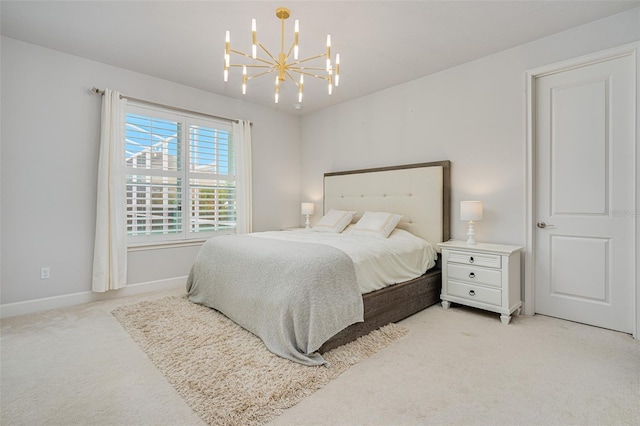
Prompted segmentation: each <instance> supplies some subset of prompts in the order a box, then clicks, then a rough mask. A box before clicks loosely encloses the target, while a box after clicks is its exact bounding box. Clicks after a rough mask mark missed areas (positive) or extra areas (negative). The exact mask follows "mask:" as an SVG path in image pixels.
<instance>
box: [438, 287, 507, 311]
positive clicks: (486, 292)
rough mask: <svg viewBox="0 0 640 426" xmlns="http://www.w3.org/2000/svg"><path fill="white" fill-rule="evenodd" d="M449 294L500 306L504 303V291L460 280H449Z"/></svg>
mask: <svg viewBox="0 0 640 426" xmlns="http://www.w3.org/2000/svg"><path fill="white" fill-rule="evenodd" d="M448 284H449V294H450V295H452V296H457V297H462V298H464V299H468V300H475V301H477V302H481V303H488V304H490V305H496V306H500V305H501V304H502V292H501V291H500V290H494V289H492V288H488V287H481V286H475V285H471V284H465V283H461V282H458V281H449V283H448Z"/></svg>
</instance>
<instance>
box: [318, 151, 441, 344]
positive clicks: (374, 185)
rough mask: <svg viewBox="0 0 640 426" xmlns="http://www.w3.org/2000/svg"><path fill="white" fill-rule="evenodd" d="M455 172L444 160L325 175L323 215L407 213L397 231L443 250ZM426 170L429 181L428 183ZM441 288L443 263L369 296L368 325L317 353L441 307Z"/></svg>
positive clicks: (354, 326) (342, 335)
mask: <svg viewBox="0 0 640 426" xmlns="http://www.w3.org/2000/svg"><path fill="white" fill-rule="evenodd" d="M450 168H451V163H450V162H449V161H439V162H431V163H420V164H409V165H404V166H395V167H383V168H375V169H362V170H351V171H345V172H333V173H325V175H324V178H325V198H324V212H325V213H326V212H328V211H329V209H330V208H338V209H344V210H356V211H358V212H359V214H362V213H363V212H364V211H366V210H372V211H387V212H391V213H398V214H402V215H403V219H402V221H401V223H400V224H399V225H398V228H403V229H407V230H409V231H411V232H412V233H414V234H415V235H418V236H420V237H422V238H424V239H425V240H427V241H429V242H430V243H431V244H432V245H433V246H434V248H435V249H436V250H438V246H437V243H439V242H442V241H448V240H449V233H450V222H449V220H450V219H449V218H450V196H451V195H450V194H451V178H450ZM414 169H415V170H414ZM422 170H424V171H425V172H426V176H427V177H426V178H424V179H425V180H426V181H424V182H422V181H421V180H422V179H423V177H422V176H423V173H422ZM432 176H433V177H432ZM336 191H337V192H336ZM328 192H329V193H328ZM354 220H357V218H356V219H354ZM434 223H435V225H434ZM441 286H442V272H441V269H440V262H439V261H438V262H437V264H436V266H435V267H434V268H432V269H430V270H428V271H427V272H426V273H425V274H424V275H422V276H420V277H418V278H415V279H413V280H411V281H406V282H403V283H398V284H395V285H392V286H389V287H385V288H383V289H380V290H376V291H373V292H370V293H366V294H364V295H363V296H362V299H363V302H364V322H360V323H356V324H352V325H351V326H349V327H347V328H345V329H344V330H342V331H341V332H339V333H338V334H336V335H335V336H333V337H332V338H331V339H329V340H327V341H326V342H325V343H324V344H323V345H322V346H321V347H320V349H319V350H318V351H319V352H320V353H321V354H322V353H324V352H327V351H330V350H331V349H334V348H336V347H338V346H342V345H344V344H346V343H349V342H351V341H353V340H356V339H357V338H358V337H361V336H364V335H365V334H368V333H369V332H371V331H373V330H376V329H378V328H380V327H382V326H384V325H386V324H389V323H392V322H397V321H400V320H403V319H405V318H407V317H409V316H411V315H413V314H415V313H416V312H419V311H421V310H423V309H425V308H427V307H429V306H431V305H433V304H436V303H439V302H440V289H441Z"/></svg>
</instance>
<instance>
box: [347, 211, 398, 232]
mask: <svg viewBox="0 0 640 426" xmlns="http://www.w3.org/2000/svg"><path fill="white" fill-rule="evenodd" d="M400 219H402V215H400V214H394V213H386V212H364V214H363V215H362V218H360V220H359V221H358V223H356V224H355V225H354V226H353V228H351V231H350V234H351V235H360V236H364V237H376V238H387V237H388V236H389V234H391V232H392V231H393V230H394V229H395V227H396V225H397V224H398V222H400Z"/></svg>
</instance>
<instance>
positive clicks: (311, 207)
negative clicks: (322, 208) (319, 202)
mask: <svg viewBox="0 0 640 426" xmlns="http://www.w3.org/2000/svg"><path fill="white" fill-rule="evenodd" d="M301 206H302V207H301V208H300V211H301V213H302V214H303V215H305V216H306V217H307V220H306V222H305V223H304V225H305V226H304V228H305V229H309V215H312V214H313V212H314V211H315V204H313V203H302V204H301Z"/></svg>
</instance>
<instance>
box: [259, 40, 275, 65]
mask: <svg viewBox="0 0 640 426" xmlns="http://www.w3.org/2000/svg"><path fill="white" fill-rule="evenodd" d="M258 46H260V48H261V49H262V50H264V53H266V54H267V55H269V57H270V58H271V59H272V60H273V62H275V63H276V64H277V63H278V60H277V59H276V58H275V57H274V56H273V55H272V54H271V52H269V50H267V48H266V47H264V45H263V44H262V43H260V42H258ZM256 59H258V58H256Z"/></svg>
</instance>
